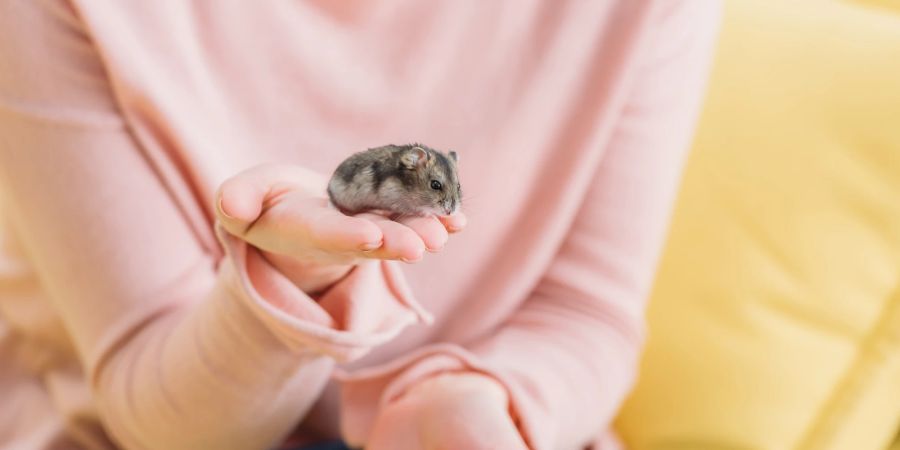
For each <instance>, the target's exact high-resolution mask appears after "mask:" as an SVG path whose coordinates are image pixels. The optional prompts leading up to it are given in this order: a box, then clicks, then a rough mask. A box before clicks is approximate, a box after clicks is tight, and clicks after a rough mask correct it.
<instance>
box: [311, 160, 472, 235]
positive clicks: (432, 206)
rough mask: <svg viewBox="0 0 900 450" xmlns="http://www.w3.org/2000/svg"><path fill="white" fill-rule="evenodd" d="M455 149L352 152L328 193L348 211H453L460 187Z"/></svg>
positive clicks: (414, 213) (418, 213)
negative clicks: (444, 151) (446, 152)
mask: <svg viewBox="0 0 900 450" xmlns="http://www.w3.org/2000/svg"><path fill="white" fill-rule="evenodd" d="M458 158H459V157H458V156H457V155H456V152H450V153H448V154H444V153H442V152H440V151H438V150H435V149H433V148H429V147H426V146H424V145H421V144H411V145H385V146H383V147H378V148H372V149H369V150H366V151H364V152H359V153H356V154H354V155H351V156H350V157H349V158H347V159H346V160H344V161H343V162H342V163H341V164H340V165H339V166H338V167H337V169H336V170H335V171H334V175H332V177H331V181H329V183H328V197H329V198H330V199H331V203H333V204H334V206H335V207H337V208H338V209H339V210H340V211H341V212H343V213H344V214H357V213H361V212H366V211H375V212H382V213H387V214H388V215H390V217H392V218H396V217H402V216H427V215H431V214H435V215H451V214H453V213H455V212H456V211H457V210H458V209H459V207H460V197H461V196H462V188H461V187H460V184H459V177H458V173H457V161H458Z"/></svg>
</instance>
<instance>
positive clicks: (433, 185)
mask: <svg viewBox="0 0 900 450" xmlns="http://www.w3.org/2000/svg"><path fill="white" fill-rule="evenodd" d="M431 188H432V189H434V190H436V191H439V190H441V189H443V188H444V186H443V185H442V184H441V182H440V181H438V180H431Z"/></svg>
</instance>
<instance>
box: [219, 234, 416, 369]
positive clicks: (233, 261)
mask: <svg viewBox="0 0 900 450" xmlns="http://www.w3.org/2000/svg"><path fill="white" fill-rule="evenodd" d="M216 235H217V237H218V239H219V241H220V242H221V243H222V246H223V247H224V249H225V254H226V258H225V259H224V261H223V263H222V266H221V267H220V276H222V277H223V278H224V280H225V282H226V285H227V286H229V287H230V289H231V291H232V292H233V293H234V295H236V296H237V297H238V298H239V299H240V300H241V301H242V302H244V303H245V304H246V305H247V306H248V307H249V308H250V310H251V311H252V312H253V313H254V315H255V316H256V317H258V318H259V319H260V320H261V321H262V322H263V323H264V324H265V325H266V327H267V328H269V329H270V330H271V331H272V332H273V333H274V334H275V335H276V336H277V337H278V338H279V339H280V340H281V341H282V342H284V343H285V344H286V345H287V346H288V347H289V348H291V349H293V350H295V351H298V352H303V351H314V352H318V353H322V354H325V355H329V356H331V357H333V358H334V359H336V360H337V361H338V362H346V361H350V360H353V359H356V358H359V357H361V356H363V355H364V354H366V353H367V352H368V351H369V350H371V349H372V348H373V347H375V346H377V345H380V344H383V343H385V342H387V341H390V340H391V339H393V338H394V337H395V336H397V335H398V334H400V332H401V331H402V330H403V329H404V328H406V327H407V326H409V325H411V324H413V323H415V322H424V323H430V322H431V316H430V314H428V312H427V311H425V310H424V309H423V308H422V307H421V306H420V305H419V304H418V303H417V302H416V301H415V299H413V297H412V294H411V291H410V289H409V286H408V285H407V284H406V281H405V279H404V278H403V275H402V274H401V273H400V270H399V267H397V264H398V263H396V262H393V261H379V260H371V261H364V262H362V263H360V264H358V265H357V266H356V267H354V268H353V269H352V270H351V271H350V273H349V274H348V275H347V276H346V277H344V278H343V279H341V280H340V281H338V282H337V283H336V284H335V285H333V286H332V287H330V288H329V289H328V290H327V291H325V292H324V293H322V294H320V295H318V296H317V299H313V298H312V297H310V296H309V295H307V294H306V293H304V292H303V291H302V290H300V289H299V288H298V287H297V286H296V285H294V283H292V282H291V281H290V280H289V279H288V278H287V277H285V276H284V274H282V273H281V272H280V271H279V270H278V269H276V268H275V267H273V266H272V265H271V264H269V262H268V261H266V259H265V258H264V257H263V256H262V254H261V253H260V252H259V250H257V249H256V248H255V247H253V246H251V245H249V244H247V243H246V242H245V241H243V240H242V239H240V238H237V237H235V236H233V235H231V234H230V233H228V232H227V231H226V230H225V229H224V228H223V227H221V225H219V224H218V223H217V224H216Z"/></svg>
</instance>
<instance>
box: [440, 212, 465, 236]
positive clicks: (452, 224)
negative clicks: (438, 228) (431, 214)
mask: <svg viewBox="0 0 900 450" xmlns="http://www.w3.org/2000/svg"><path fill="white" fill-rule="evenodd" d="M438 220H440V221H441V223H442V224H444V227H445V228H446V229H447V231H448V232H450V233H457V232H460V231H462V230H463V228H465V227H466V223H467V222H468V219H467V218H466V215H465V214H463V213H461V212H458V213H456V214H454V215H452V216H438Z"/></svg>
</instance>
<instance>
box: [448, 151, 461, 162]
mask: <svg viewBox="0 0 900 450" xmlns="http://www.w3.org/2000/svg"><path fill="white" fill-rule="evenodd" d="M450 159H452V160H453V162H455V163H458V162H459V155H457V154H456V152H450Z"/></svg>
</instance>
